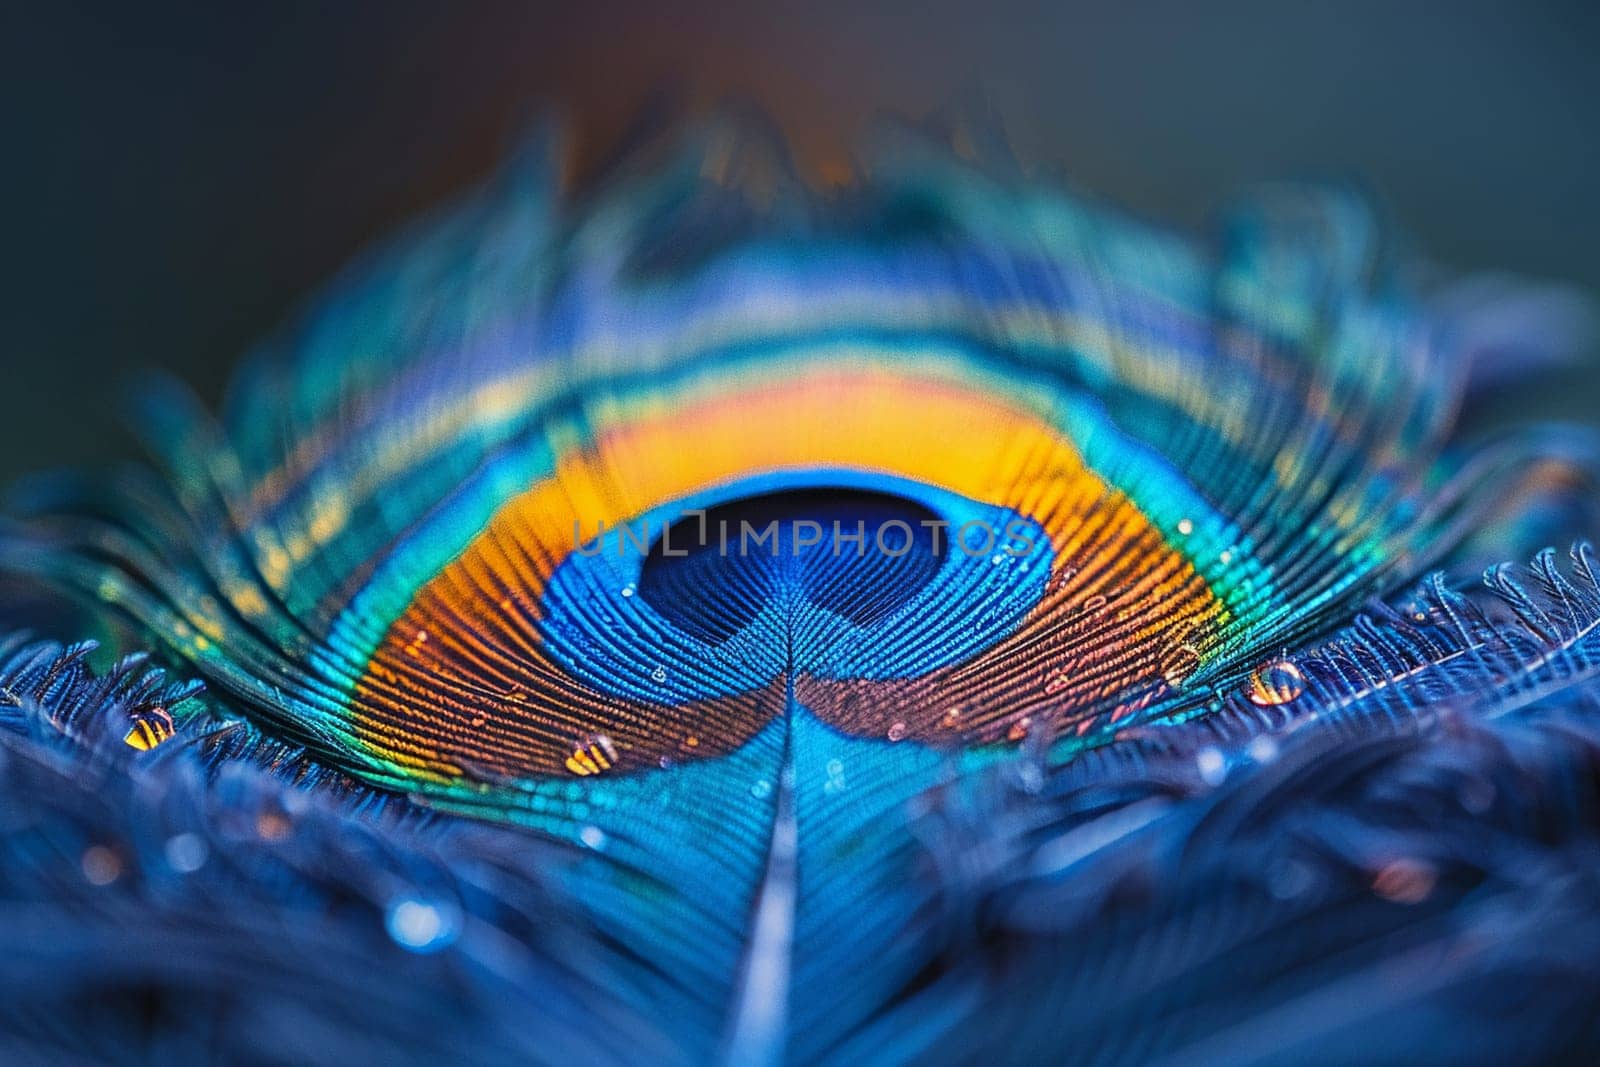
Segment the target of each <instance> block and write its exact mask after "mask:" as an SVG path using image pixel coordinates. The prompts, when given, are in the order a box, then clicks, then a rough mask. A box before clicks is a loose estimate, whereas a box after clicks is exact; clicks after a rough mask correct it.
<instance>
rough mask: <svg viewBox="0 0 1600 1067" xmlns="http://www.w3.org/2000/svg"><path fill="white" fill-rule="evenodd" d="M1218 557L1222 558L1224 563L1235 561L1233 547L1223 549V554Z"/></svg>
mask: <svg viewBox="0 0 1600 1067" xmlns="http://www.w3.org/2000/svg"><path fill="white" fill-rule="evenodd" d="M1217 558H1218V559H1219V560H1221V561H1222V562H1223V563H1224V564H1228V563H1232V562H1233V549H1231V548H1225V549H1223V550H1222V555H1220V556H1218V557H1217Z"/></svg>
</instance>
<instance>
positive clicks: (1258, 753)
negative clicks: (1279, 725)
mask: <svg viewBox="0 0 1600 1067" xmlns="http://www.w3.org/2000/svg"><path fill="white" fill-rule="evenodd" d="M1246 751H1248V752H1249V753H1250V758H1251V759H1253V760H1255V761H1256V762H1257V763H1271V762H1272V761H1273V760H1275V759H1277V758H1278V742H1276V741H1274V740H1273V739H1272V738H1271V737H1268V736H1267V735H1266V734H1260V735H1258V736H1256V737H1255V738H1253V739H1252V740H1251V741H1250V747H1249V748H1248V749H1246Z"/></svg>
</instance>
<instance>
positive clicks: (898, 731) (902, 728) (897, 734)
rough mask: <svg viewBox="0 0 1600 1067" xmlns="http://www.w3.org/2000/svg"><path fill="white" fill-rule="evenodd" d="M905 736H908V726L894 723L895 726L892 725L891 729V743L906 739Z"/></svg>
mask: <svg viewBox="0 0 1600 1067" xmlns="http://www.w3.org/2000/svg"><path fill="white" fill-rule="evenodd" d="M905 736H906V724H905V723H903V722H897V723H894V724H893V725H891V726H890V727H889V740H891V741H899V740H902V739H904V737H905Z"/></svg>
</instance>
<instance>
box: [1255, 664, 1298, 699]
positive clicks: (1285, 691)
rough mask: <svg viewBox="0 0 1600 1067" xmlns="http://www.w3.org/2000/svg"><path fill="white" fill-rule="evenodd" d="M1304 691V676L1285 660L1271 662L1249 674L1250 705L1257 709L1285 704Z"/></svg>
mask: <svg viewBox="0 0 1600 1067" xmlns="http://www.w3.org/2000/svg"><path fill="white" fill-rule="evenodd" d="M1305 690H1306V680H1305V676H1304V675H1302V674H1301V673H1300V668H1299V667H1296V666H1295V665H1294V664H1293V663H1290V662H1289V661H1288V660H1286V659H1279V660H1273V661H1272V662H1271V663H1264V664H1262V665H1261V666H1259V667H1257V668H1256V669H1255V670H1254V671H1252V672H1251V674H1250V683H1249V690H1248V694H1249V697H1250V703H1252V704H1254V705H1255V706H1256V707H1258V708H1272V707H1277V706H1278V705H1280V704H1287V703H1289V702H1290V701H1291V700H1294V699H1295V698H1296V697H1298V696H1299V695H1300V694H1301V693H1303V692H1305Z"/></svg>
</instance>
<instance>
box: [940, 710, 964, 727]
mask: <svg viewBox="0 0 1600 1067" xmlns="http://www.w3.org/2000/svg"><path fill="white" fill-rule="evenodd" d="M960 725H961V709H960V708H951V709H950V710H949V711H947V712H945V713H944V717H943V718H941V719H940V720H939V726H940V727H941V728H943V729H945V730H954V729H955V728H956V727H957V726H960Z"/></svg>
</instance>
